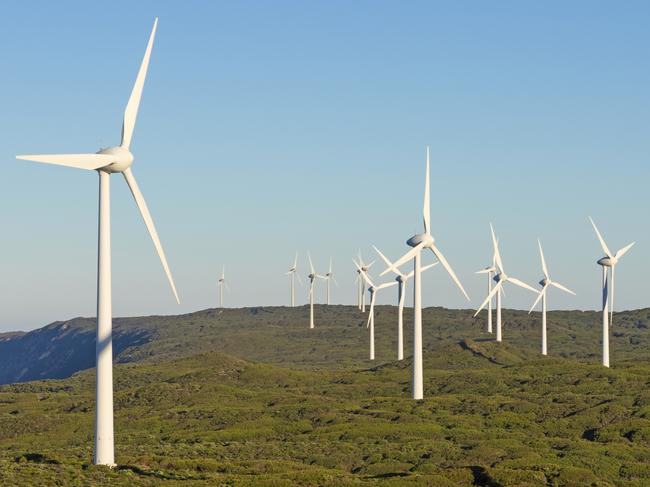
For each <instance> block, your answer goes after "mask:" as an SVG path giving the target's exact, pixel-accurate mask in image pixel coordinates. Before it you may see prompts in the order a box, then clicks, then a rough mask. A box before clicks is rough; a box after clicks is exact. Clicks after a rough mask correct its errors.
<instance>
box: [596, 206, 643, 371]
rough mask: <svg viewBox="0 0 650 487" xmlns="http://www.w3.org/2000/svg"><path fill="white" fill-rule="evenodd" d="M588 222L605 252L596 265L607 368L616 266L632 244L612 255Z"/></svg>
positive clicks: (604, 360) (605, 364)
mask: <svg viewBox="0 0 650 487" xmlns="http://www.w3.org/2000/svg"><path fill="white" fill-rule="evenodd" d="M589 221H590V222H591V224H592V225H593V227H594V230H595V231H596V236H597V237H598V241H599V242H600V246H601V247H602V249H603V252H605V257H602V258H601V259H599V260H598V265H600V266H601V267H602V268H603V365H604V366H605V367H609V325H610V324H611V322H612V321H613V318H614V284H615V282H614V275H615V270H616V264H618V261H619V259H620V258H621V257H623V256H624V255H625V253H626V252H627V251H628V250H630V248H632V245H634V242H632V243H630V244H627V245H626V246H625V247H623V248H622V249H620V250H619V251H617V252H616V253H615V254H614V255H612V253H611V252H610V251H609V248H608V247H607V244H606V243H605V240H604V239H603V237H602V235H601V234H600V232H599V231H598V228H596V224H595V223H594V221H593V220H592V219H591V217H589ZM608 270H609V272H608ZM610 280H611V281H610ZM610 282H611V286H612V293H611V297H610V293H609V283H610ZM610 310H611V311H610Z"/></svg>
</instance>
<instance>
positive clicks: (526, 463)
mask: <svg viewBox="0 0 650 487" xmlns="http://www.w3.org/2000/svg"><path fill="white" fill-rule="evenodd" d="M520 355H521V354H520V352H519V351H518V350H516V349H514V348H513V347H512V346H510V345H505V346H501V347H499V346H497V345H496V344H494V343H484V344H479V343H476V342H472V341H466V342H463V343H457V344H455V345H449V346H445V347H444V348H441V349H438V350H437V351H436V353H428V354H426V361H425V366H426V370H425V389H426V399H425V400H423V401H420V402H414V401H412V400H410V399H409V384H410V368H409V367H410V363H409V362H408V361H405V362H404V363H401V364H397V363H389V364H384V365H381V366H378V367H374V368H364V369H355V368H352V367H351V368H346V369H342V368H338V369H332V370H325V369H322V370H318V371H315V370H297V369H288V368H285V367H279V366H275V365H269V364H259V363H251V362H248V361H244V360H241V359H236V358H233V357H229V356H226V355H222V354H219V353H208V354H202V355H198V356H194V357H191V358H185V359H178V360H175V361H171V362H163V363H157V364H138V365H134V364H124V365H119V366H117V367H116V374H115V379H116V396H115V402H116V422H115V425H116V448H117V455H116V460H117V462H118V464H119V466H118V467H117V468H116V469H115V470H113V471H111V470H108V469H105V468H101V467H93V466H91V465H89V460H90V458H91V455H92V435H91V433H92V421H93V412H92V409H93V383H94V377H93V373H92V371H86V372H83V373H80V374H78V375H76V376H74V377H73V378H71V379H66V380H52V381H44V382H31V383H27V384H19V385H11V386H3V387H2V388H0V482H1V483H2V485H29V484H30V483H31V484H33V485H89V484H92V485H159V484H163V485H206V486H207V485H273V486H284V485H287V486H289V485H332V486H334V485H361V484H387V485H436V486H452V485H454V486H455V485H483V486H514V485H540V486H548V485H567V486H569V485H575V486H584V485H599V486H605V485H636V486H642V485H648V483H649V482H650V445H649V441H650V391H648V381H649V380H650V367H649V366H647V365H643V366H627V367H621V368H614V369H611V370H606V369H603V368H601V367H600V366H597V365H588V364H584V363H580V362H577V361H574V360H571V359H553V358H550V359H541V358H538V359H536V360H533V361H531V360H524V361H522V360H521V359H520V358H518V357H520Z"/></svg>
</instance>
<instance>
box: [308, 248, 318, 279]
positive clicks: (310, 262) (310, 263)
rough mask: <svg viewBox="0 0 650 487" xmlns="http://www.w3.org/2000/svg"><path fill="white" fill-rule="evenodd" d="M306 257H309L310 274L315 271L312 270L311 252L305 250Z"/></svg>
mask: <svg viewBox="0 0 650 487" xmlns="http://www.w3.org/2000/svg"><path fill="white" fill-rule="evenodd" d="M307 258H308V259H309V268H310V269H311V273H312V274H316V271H314V263H313V262H312V261H311V254H310V253H309V252H307Z"/></svg>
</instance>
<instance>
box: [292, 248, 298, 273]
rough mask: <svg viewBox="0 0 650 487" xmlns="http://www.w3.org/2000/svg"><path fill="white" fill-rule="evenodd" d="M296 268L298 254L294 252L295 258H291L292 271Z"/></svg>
mask: <svg viewBox="0 0 650 487" xmlns="http://www.w3.org/2000/svg"><path fill="white" fill-rule="evenodd" d="M296 267H298V252H296V256H295V257H294V258H293V269H295V268H296Z"/></svg>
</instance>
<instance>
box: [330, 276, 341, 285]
mask: <svg viewBox="0 0 650 487" xmlns="http://www.w3.org/2000/svg"><path fill="white" fill-rule="evenodd" d="M332 281H334V284H336V287H339V283H338V281H337V280H336V277H334V276H333V275H332Z"/></svg>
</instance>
